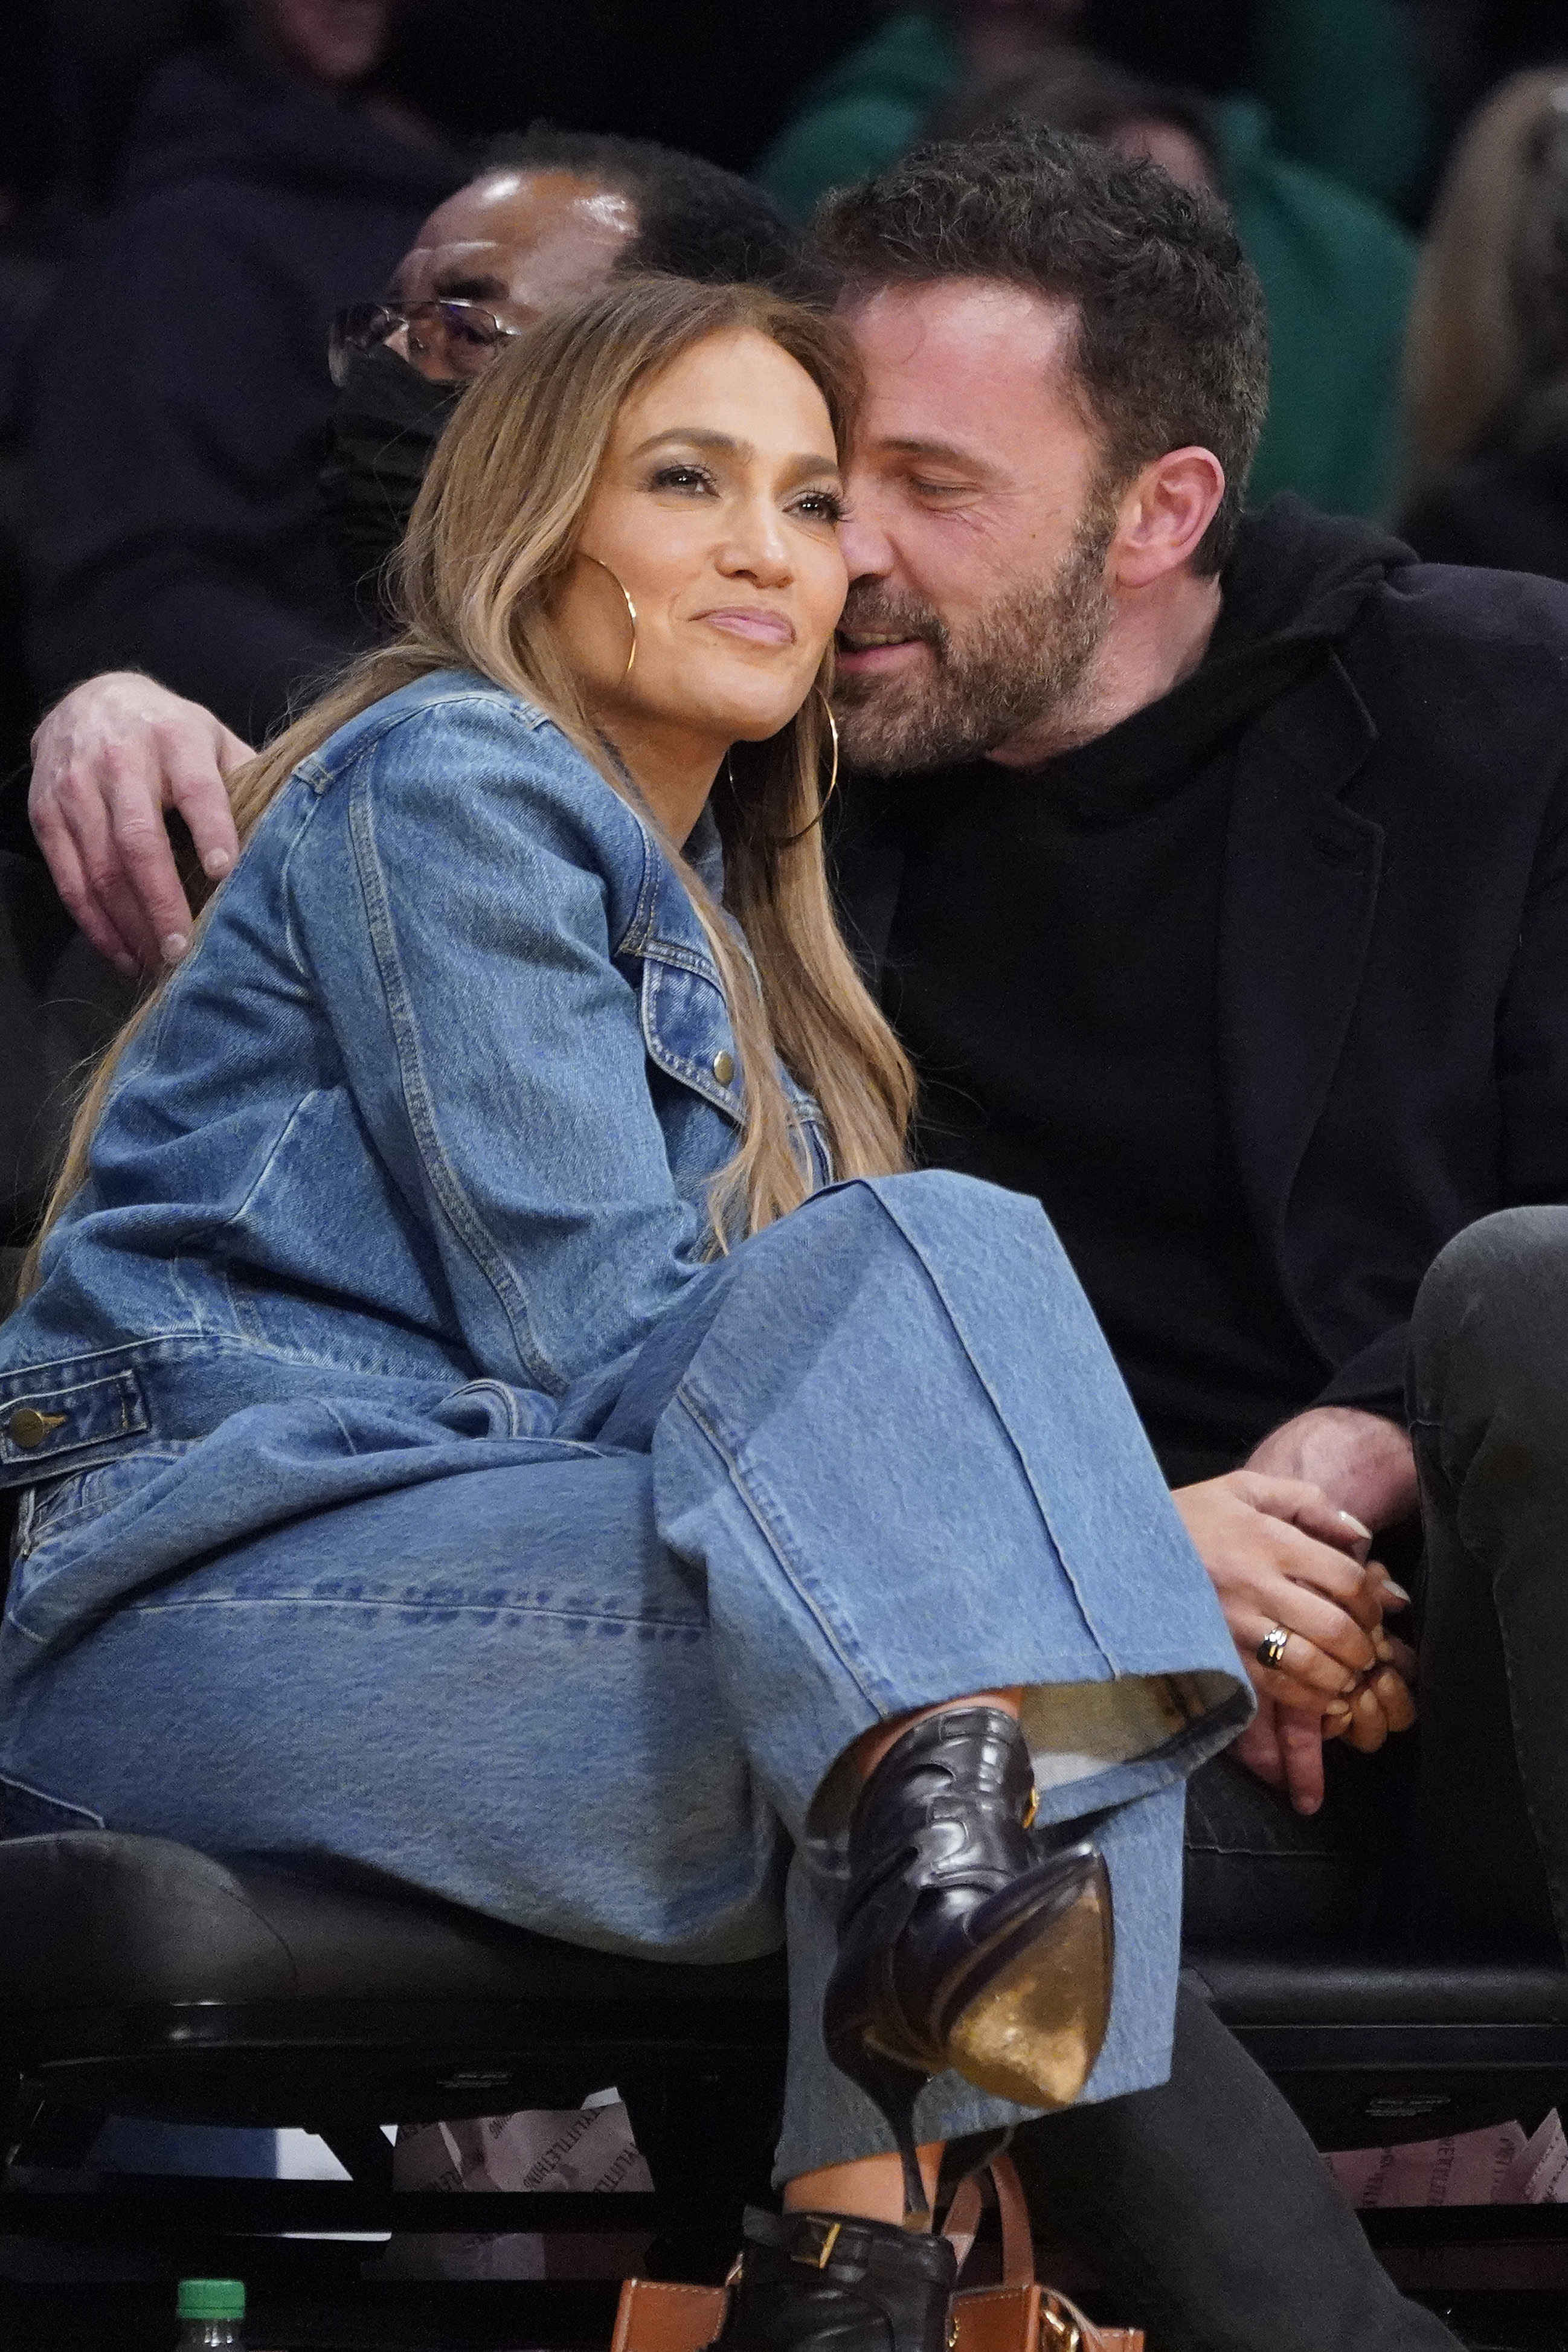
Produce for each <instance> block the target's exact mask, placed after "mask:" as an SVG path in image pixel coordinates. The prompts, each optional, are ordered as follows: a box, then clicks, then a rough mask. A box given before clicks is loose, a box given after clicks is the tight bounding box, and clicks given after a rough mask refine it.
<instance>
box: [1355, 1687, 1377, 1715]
mask: <svg viewBox="0 0 1568 2352" xmlns="http://www.w3.org/2000/svg"><path fill="white" fill-rule="evenodd" d="M1356 1712H1357V1714H1358V1715H1367V1716H1372V1715H1381V1714H1382V1712H1383V1709H1382V1708H1381V1707H1380V1706H1378V1703H1377V1693H1376V1692H1375V1691H1373V1690H1363V1692H1361V1694H1360V1695H1359V1696H1358V1697H1357V1699H1356Z"/></svg>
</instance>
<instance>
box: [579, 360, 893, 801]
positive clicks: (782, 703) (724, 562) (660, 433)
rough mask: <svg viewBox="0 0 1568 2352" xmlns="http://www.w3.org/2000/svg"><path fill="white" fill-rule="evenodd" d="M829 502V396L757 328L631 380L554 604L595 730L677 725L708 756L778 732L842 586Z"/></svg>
mask: <svg viewBox="0 0 1568 2352" xmlns="http://www.w3.org/2000/svg"><path fill="white" fill-rule="evenodd" d="M840 500H841V488H840V481H839V473H838V459H837V451H836V449H835V447H834V441H833V427H832V424H831V421H830V419H829V416H828V413H827V404H826V401H825V400H824V399H823V396H822V394H821V393H820V392H819V391H818V390H817V388H816V384H815V383H813V382H812V380H811V378H810V376H809V375H807V373H806V372H805V369H804V368H803V367H802V366H801V365H800V364H799V362H798V361H795V360H794V359H792V358H791V357H790V355H789V354H788V352H784V351H782V350H781V349H780V348H779V346H778V344H776V343H774V342H772V341H769V340H768V338H767V337H766V336H765V335H762V334H759V333H757V332H755V331H753V330H752V329H749V328H747V329H739V330H733V331H726V332H724V333H722V334H718V335H712V336H710V337H709V338H708V339H707V340H706V341H703V342H700V343H699V344H697V345H696V346H694V348H693V349H692V350H690V351H689V352H686V353H685V354H684V355H683V356H682V357H681V358H680V359H679V360H676V361H675V362H672V364H671V365H670V366H669V367H668V368H666V369H665V370H664V371H663V372H662V373H660V374H659V375H658V376H656V377H654V378H653V379H652V381H651V382H649V383H646V384H643V385H640V386H639V387H638V388H637V391H635V392H634V393H633V394H632V395H631V397H630V398H629V399H628V400H627V401H626V404H625V406H624V407H623V408H622V410H621V413H620V415H619V417H618V418H617V419H616V429H615V432H614V434H613V436H612V437H611V441H610V445H609V447H608V449H607V450H606V452H605V460H604V464H603V466H602V467H601V468H600V471H599V478H598V480H597V481H596V483H595V488H594V492H593V496H592V497H591V499H589V502H588V506H587V508H586V510H585V512H584V520H583V527H582V530H581V532H580V534H579V538H578V560H577V561H576V562H574V565H573V568H572V571H571V572H570V574H569V576H568V580H567V583H566V585H565V587H564V589H563V592H562V593H561V595H560V597H559V599H558V601H557V603H556V605H555V608H554V618H555V622H556V625H557V627H558V628H559V630H560V632H561V637H562V641H563V646H564V648H565V651H566V654H567V657H568V659H569V660H570V661H571V663H572V666H573V667H574V670H575V671H576V673H577V677H578V680H579V683H580V685H581V687H582V689H583V692H584V700H585V701H586V703H587V706H588V709H589V710H590V711H591V712H592V714H593V716H594V718H595V720H596V721H597V722H598V723H599V724H600V725H602V726H604V727H605V729H606V730H607V731H608V732H610V733H611V734H612V735H616V733H617V730H618V728H624V727H626V725H627V724H628V723H629V725H630V726H631V727H632V728H633V729H635V730H646V729H647V728H649V727H652V728H655V729H657V730H669V729H676V730H689V732H690V733H691V735H692V737H693V738H694V739H702V740H710V742H711V745H712V747H713V755H714V759H715V761H717V760H718V759H719V758H720V757H721V756H722V753H723V751H724V748H725V746H726V745H728V744H730V743H731V742H734V741H736V740H752V741H756V740H761V739H762V738H763V737H765V736H769V735H773V734H776V733H777V732H778V730H779V729H780V728H781V727H784V726H785V725H787V723H788V721H789V720H790V719H792V718H793V717H794V715H795V712H796V711H797V710H798V709H799V708H800V706H801V704H802V703H803V702H804V701H805V698H806V696H807V695H808V694H809V693H810V691H811V688H812V685H813V683H814V681H815V679H816V673H817V670H818V667H819V666H820V664H821V661H822V657H823V655H824V653H825V652H826V648H827V646H828V643H829V640H830V639H831V637H832V635H833V631H834V627H835V625H837V619H838V615H839V612H840V610H841V608H842V606H843V603H844V597H845V592H846V589H847V584H848V575H847V572H846V569H845V564H844V559H843V557H842V555H841V554H840V553H839V550H838V538H837V523H838V518H839V512H840ZM584 559H586V560H584ZM612 574H613V575H614V577H612V576H611V575H612ZM616 581H619V582H620V583H622V584H623V585H624V587H625V590H626V596H628V597H629V598H630V599H631V602H632V604H634V605H635V606H636V608H637V653H636V658H635V660H633V661H632V663H631V667H630V669H629V670H628V669H627V667H626V665H627V658H628V656H629V655H630V653H631V648H632V625H631V621H630V618H629V616H628V614H627V611H626V602H625V600H624V598H623V596H622V594H621V591H620V589H619V588H618V587H617V586H616Z"/></svg>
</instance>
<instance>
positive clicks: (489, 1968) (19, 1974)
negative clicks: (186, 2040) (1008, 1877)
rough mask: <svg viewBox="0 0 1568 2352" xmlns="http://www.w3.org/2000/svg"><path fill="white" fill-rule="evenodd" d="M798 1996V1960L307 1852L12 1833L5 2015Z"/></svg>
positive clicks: (6, 1860) (2, 1906)
mask: <svg viewBox="0 0 1568 2352" xmlns="http://www.w3.org/2000/svg"><path fill="white" fill-rule="evenodd" d="M289 2000H332V2001H345V2000H373V2001H383V2000H385V2001H409V2000H438V2001H443V2002H453V2001H488V2002H495V2001H519V2002H537V2001H557V2002H559V2001H563V2000H565V2001H571V2002H585V2003H597V2002H601V2001H602V2002H605V2003H606V2004H615V2003H619V2004H628V2003H632V2004H637V2005H638V2006H639V2007H642V2008H645V2009H646V2007H647V2005H648V2004H649V2003H650V2002H653V2003H658V2004H664V2003H677V2004H687V2003H692V2002H712V2001H714V2000H727V2001H754V2002H756V2003H759V2004H768V2005H773V2006H776V2005H777V2004H778V2003H780V2002H782V2001H783V2000H784V1959H783V1956H782V1954H775V1955H773V1956H771V1957H769V1958H765V1959H761V1960H752V1961H745V1962H742V1963H729V1964H725V1965H721V1966H715V1967H690V1966H685V1965H680V1964H678V1963H674V1962H667V1961H658V1960H647V1959H627V1958H620V1957H618V1956H616V1955H614V1954H610V1953H605V1952H594V1951H588V1950H585V1949H584V1948H581V1947H579V1946H577V1945H574V1944H563V1943H557V1942H555V1941H553V1940H552V1938H550V1937H545V1936H536V1935H531V1934H530V1933H529V1932H528V1930H527V1929H525V1928H521V1927H506V1926H504V1925H502V1924H501V1923H500V1922H499V1921H496V1920H491V1919H487V1918H484V1917H482V1916H480V1915H479V1913H477V1912H473V1911H466V1910H462V1909H460V1908H459V1907H458V1906H456V1905H453V1904H449V1903H443V1902H440V1901H438V1900H437V1899H435V1898H433V1897H430V1896H426V1895H420V1894H417V1893H416V1892H413V1891H412V1890H410V1889H408V1888H406V1887H402V1886H398V1885H394V1884H389V1883H387V1882H384V1881H378V1880H374V1879H369V1878H362V1879H357V1880H356V1879H351V1878H346V1877H345V1876H343V1875H342V1874H341V1873H333V1874H328V1873H327V1871H326V1870H324V1869H314V1868H312V1867H311V1866H310V1865H309V1864H298V1865H293V1866H289V1865H286V1864H281V1863H279V1862H278V1861H276V1860H273V1859H261V1858H258V1857H255V1856H248V1857H247V1856H231V1857H229V1858H228V1859H226V1860H225V1861H215V1860H214V1859H212V1858H211V1857H210V1856H208V1855H206V1854H202V1853H196V1852H195V1850H194V1849H193V1848H191V1847H189V1846H184V1845H176V1844H174V1843H172V1842H170V1841H169V1840H167V1839H164V1838H151V1837H124V1836H119V1835H116V1834H114V1833H112V1832H100V1831H71V1832H65V1833H63V1834H61V1835H58V1836H47V1837H27V1838H16V1839H14V1840H12V1841H10V1842H8V1843H0V2014H4V2013H5V2012H15V2011H32V2012H34V2013H37V2011H59V2010H62V2009H90V2010H102V2009H106V2008H123V2007H132V2006H134V2007H140V2006H142V2005H144V2004H148V2003H167V2002H180V2003H184V2002H191V2001H223V2002H257V2001H265V2002H274V2001H289Z"/></svg>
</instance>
